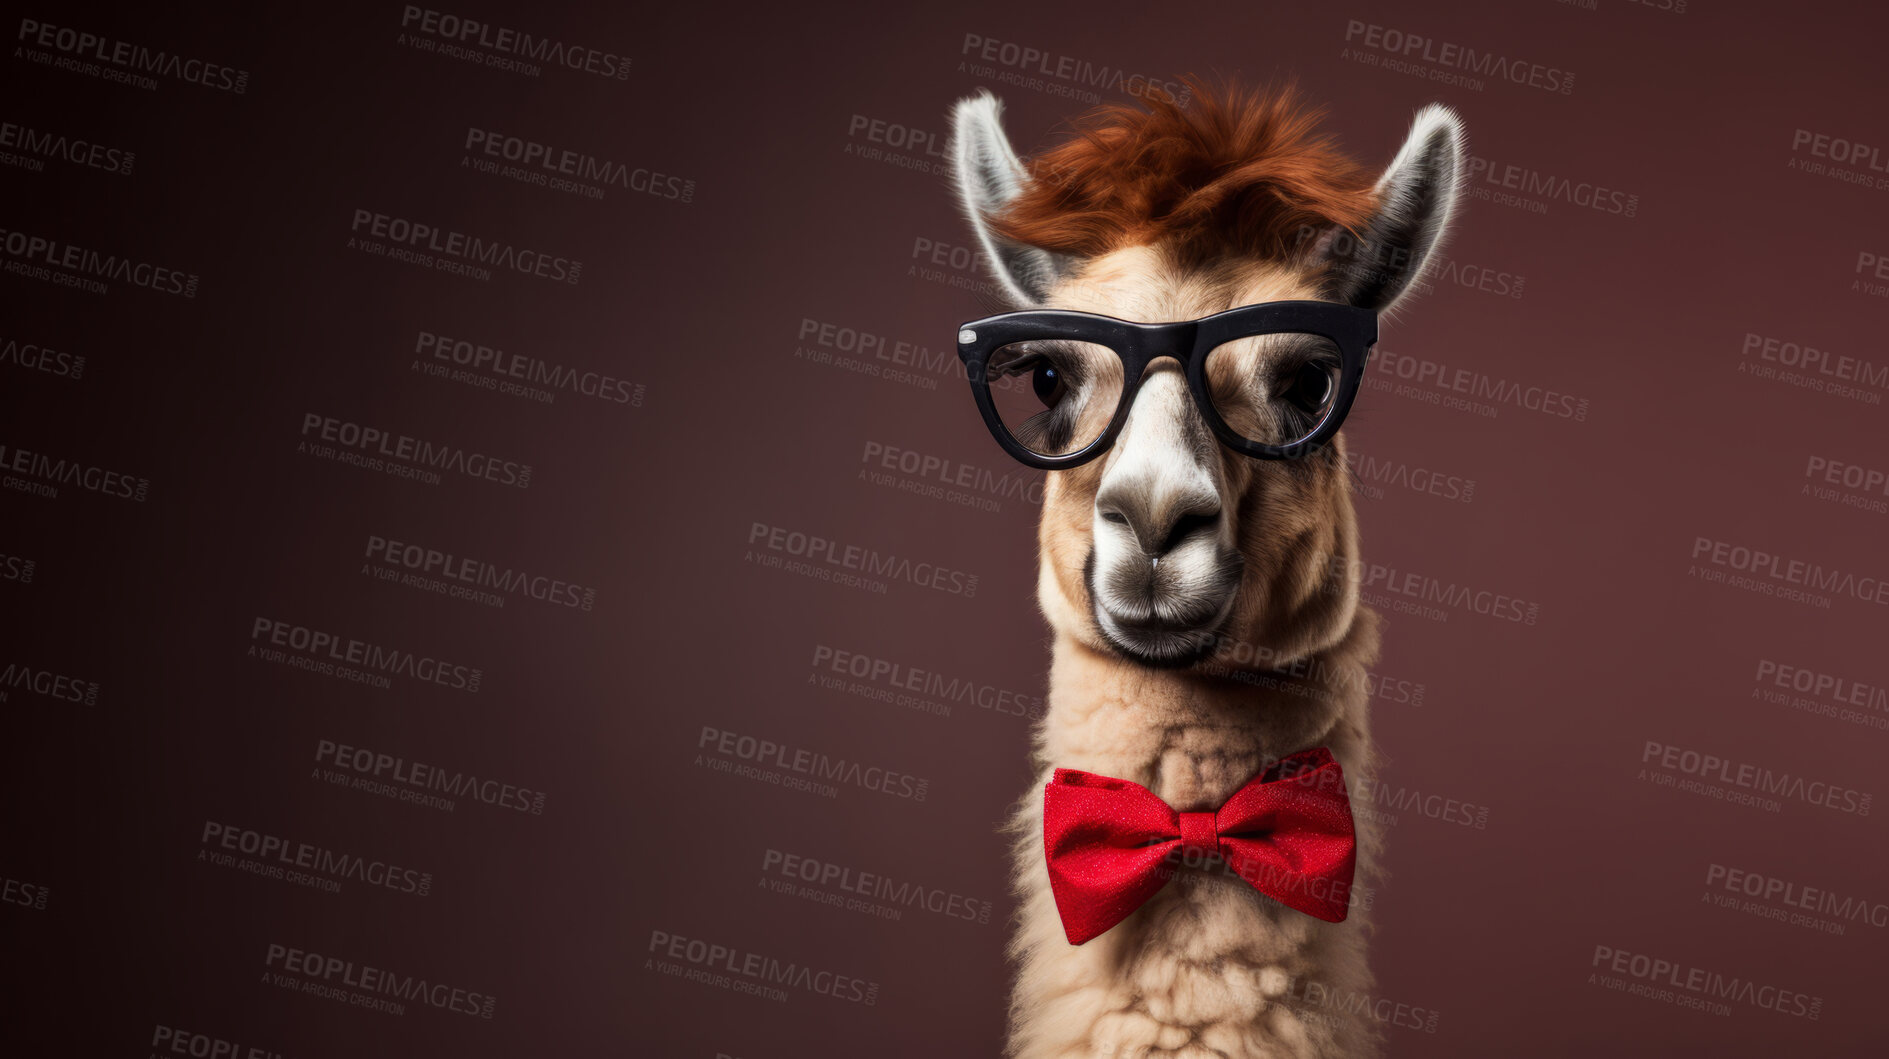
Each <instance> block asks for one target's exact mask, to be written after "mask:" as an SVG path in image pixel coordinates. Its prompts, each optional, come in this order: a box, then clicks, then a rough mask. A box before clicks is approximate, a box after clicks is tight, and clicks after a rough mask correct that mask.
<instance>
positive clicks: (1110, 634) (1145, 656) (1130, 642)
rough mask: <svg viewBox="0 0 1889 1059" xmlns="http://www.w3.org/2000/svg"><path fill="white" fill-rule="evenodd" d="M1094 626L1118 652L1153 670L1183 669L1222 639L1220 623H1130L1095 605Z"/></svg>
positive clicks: (1209, 651) (1207, 652)
mask: <svg viewBox="0 0 1889 1059" xmlns="http://www.w3.org/2000/svg"><path fill="white" fill-rule="evenodd" d="M1095 627H1096V629H1097V630H1098V631H1099V632H1100V633H1101V634H1102V639H1103V641H1104V642H1106V643H1107V644H1108V645H1109V647H1110V648H1112V649H1114V651H1115V652H1116V653H1117V654H1120V655H1122V656H1123V657H1125V658H1127V659H1129V660H1130V661H1132V662H1135V663H1137V664H1140V665H1144V666H1147V667H1148V668H1150V669H1184V668H1186V667H1187V666H1191V665H1193V664H1194V663H1196V662H1198V661H1200V660H1201V659H1203V658H1206V657H1207V656H1208V655H1210V654H1212V653H1213V649H1214V646H1215V645H1216V644H1218V643H1219V642H1220V634H1219V623H1218V622H1216V623H1214V624H1213V625H1208V626H1200V627H1195V628H1189V629H1183V628H1176V627H1173V626H1167V625H1150V624H1142V625H1128V624H1125V623H1122V622H1119V621H1117V620H1115V619H1114V618H1112V617H1110V616H1109V614H1108V612H1107V611H1105V610H1103V609H1101V608H1100V607H1098V608H1096V612H1095Z"/></svg>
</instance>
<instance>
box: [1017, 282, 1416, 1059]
mask: <svg viewBox="0 0 1889 1059" xmlns="http://www.w3.org/2000/svg"><path fill="white" fill-rule="evenodd" d="M1176 262H1177V258H1176V257H1175V256H1173V255H1169V254H1167V253H1164V252H1163V251H1162V250H1161V249H1160V248H1158V247H1147V246H1143V247H1134V248H1129V249H1125V250H1117V251H1114V252H1111V253H1108V254H1106V255H1104V256H1102V257H1100V258H1097V259H1094V260H1092V261H1090V262H1088V263H1087V265H1086V266H1085V267H1083V268H1082V269H1081V270H1080V272H1078V273H1077V274H1075V275H1074V276H1071V277H1068V278H1066V279H1064V280H1063V281H1062V282H1061V283H1060V284H1059V285H1058V287H1057V288H1056V289H1055V290H1054V291H1052V293H1051V294H1050V296H1049V298H1048V299H1047V304H1048V305H1049V306H1052V307H1056V308H1067V309H1080V310H1085V311H1089V312H1098V313H1104V314H1107V315H1111V316H1117V317H1123V318H1127V319H1135V320H1181V319H1192V318H1197V317H1200V316H1205V315H1208V314H1210V313H1213V312H1217V311H1220V310H1223V309H1227V308H1232V307H1234V306H1237V305H1244V304H1251V303H1254V302H1262V301H1271V300H1280V299H1287V298H1312V297H1317V296H1318V295H1317V294H1316V286H1315V283H1316V277H1315V276H1313V275H1311V274H1310V273H1302V272H1297V271H1294V270H1293V269H1292V268H1290V267H1288V266H1286V265H1283V264H1278V263H1270V264H1262V263H1257V262H1253V261H1247V262H1243V263H1238V264H1233V265H1225V266H1221V267H1219V268H1217V269H1215V270H1213V271H1200V270H1197V269H1192V268H1185V267H1182V266H1181V265H1179V264H1177V263H1176ZM1150 370H1151V371H1178V370H1179V367H1178V364H1176V363H1175V362H1174V361H1171V360H1169V361H1161V362H1158V363H1157V364H1156V365H1155V366H1154V367H1152V368H1151V369H1150ZM1342 452H1343V450H1342V441H1340V442H1337V443H1336V444H1334V445H1333V446H1330V447H1329V448H1328V450H1327V451H1326V452H1325V453H1323V454H1320V455H1319V456H1317V457H1314V458H1311V459H1308V460H1304V461H1298V465H1297V466H1286V465H1284V464H1283V463H1278V462H1271V461H1257V460H1251V459H1248V458H1246V457H1244V456H1240V455H1236V454H1234V453H1231V452H1229V451H1227V450H1225V449H1224V448H1222V449H1220V457H1219V459H1220V464H1219V466H1218V475H1219V478H1220V481H1221V490H1222V494H1221V495H1222V501H1223V503H1224V505H1225V506H1226V507H1227V508H1228V510H1229V511H1230V512H1232V516H1231V517H1232V519H1233V529H1234V532H1235V534H1236V537H1235V539H1236V540H1237V541H1238V543H1239V547H1240V550H1241V551H1242V553H1243V554H1244V555H1245V557H1246V566H1245V569H1244V573H1243V579H1242V582H1241V584H1240V587H1239V590H1238V595H1237V596H1236V598H1235V602H1234V609H1233V613H1232V617H1231V619H1230V622H1229V624H1228V625H1227V626H1226V627H1225V629H1224V633H1223V640H1222V643H1223V644H1225V645H1226V648H1225V649H1224V650H1222V651H1221V652H1219V653H1218V654H1217V655H1216V656H1215V657H1213V658H1210V659H1208V660H1206V661H1204V662H1201V663H1197V664H1196V665H1194V666H1192V667H1190V668H1187V669H1177V670H1166V669H1151V668H1147V667H1144V666H1141V665H1138V664H1136V663H1134V662H1131V661H1128V660H1125V659H1123V658H1122V657H1121V656H1120V655H1117V654H1115V653H1113V652H1111V651H1110V650H1109V649H1108V648H1107V646H1106V645H1105V643H1104V641H1103V640H1102V639H1101V637H1100V636H1099V634H1098V631H1097V629H1096V626H1095V621H1094V619H1093V617H1092V615H1091V610H1090V601H1089V598H1088V591H1087V589H1086V588H1085V586H1084V581H1083V563H1084V560H1085V557H1086V556H1087V555H1088V554H1089V552H1090V549H1091V539H1090V538H1091V535H1092V533H1093V525H1094V517H1095V516H1094V503H1095V498H1096V491H1097V485H1098V482H1100V480H1101V478H1102V476H1103V474H1104V473H1105V471H1106V468H1107V466H1108V464H1109V462H1110V460H1111V459H1113V458H1114V457H1115V456H1116V455H1117V453H1114V452H1111V453H1110V454H1109V455H1108V456H1105V457H1104V458H1102V459H1098V460H1096V461H1094V462H1092V463H1090V464H1087V465H1085V466H1083V467H1080V468H1077V469H1074V470H1071V471H1066V472H1059V473H1055V474H1051V475H1050V476H1049V483H1048V486H1047V488H1046V490H1045V497H1044V503H1043V516H1042V522H1041V525H1040V529H1039V535H1038V543H1039V548H1040V556H1039V558H1040V576H1039V580H1038V602H1039V605H1040V606H1041V608H1042V611H1043V614H1044V616H1045V617H1046V618H1047V619H1048V622H1049V624H1050V626H1051V628H1052V630H1053V631H1054V636H1055V640H1054V647H1053V661H1052V666H1051V670H1050V689H1049V710H1048V713H1047V715H1046V716H1045V717H1044V719H1043V720H1042V722H1041V723H1040V724H1039V725H1038V727H1037V730H1036V733H1035V763H1036V765H1037V767H1038V770H1039V775H1038V778H1037V782H1036V784H1035V785H1034V786H1033V787H1032V788H1031V790H1030V792H1029V794H1028V795H1027V796H1026V797H1025V798H1024V799H1023V801H1022V802H1021V803H1020V804H1019V805H1018V806H1017V810H1016V814H1015V816H1014V819H1013V821H1012V830H1013V832H1014V833H1015V835H1016V843H1015V848H1014V856H1015V872H1016V874H1015V881H1016V886H1017V889H1018V893H1019V895H1020V897H1021V909H1020V912H1019V923H1018V930H1017V933H1016V935H1015V938H1014V939H1013V941H1012V946H1011V948H1012V955H1013V957H1014V958H1016V959H1017V960H1018V961H1019V964H1020V969H1019V973H1018V978H1017V983H1016V990H1015V993H1014V996H1013V999H1012V1003H1011V1016H1012V1020H1011V1040H1010V1050H1011V1053H1012V1054H1013V1055H1014V1056H1016V1057H1018V1059H1043V1057H1076V1056H1082V1057H1097V1059H1099V1057H1108V1059H1128V1057H1140V1056H1227V1057H1245V1056H1317V1057H1324V1056H1341V1055H1342V1056H1361V1055H1371V1054H1374V1053H1375V1050H1376V1045H1377V1040H1378V1034H1377V1030H1376V1027H1375V1025H1374V1024H1373V1023H1372V1022H1371V1021H1370V1020H1369V1018H1367V1017H1365V1016H1363V1015H1361V1014H1351V1015H1346V1014H1344V1013H1343V1012H1344V1008H1343V1007H1341V1006H1340V1005H1331V1006H1329V1007H1321V1006H1319V1005H1316V1004H1314V1005H1311V1006H1310V1007H1309V1008H1308V1007H1307V1006H1306V1005H1305V1004H1304V1002H1303V1000H1302V998H1303V997H1304V996H1305V992H1306V990H1305V984H1306V983H1307V982H1312V983H1315V990H1314V995H1318V992H1319V991H1322V992H1323V994H1324V995H1329V996H1334V997H1338V998H1345V997H1354V998H1355V997H1361V996H1363V995H1364V994H1366V993H1368V992H1369V991H1370V989H1371V984H1372V979H1371V973H1370V970H1369V968H1368V967H1367V965H1366V960H1365V935H1366V933H1367V930H1368V922H1367V920H1368V914H1367V913H1366V912H1365V911H1364V910H1363V909H1361V908H1359V907H1357V906H1356V905H1355V904H1354V906H1353V908H1352V910H1351V913H1350V916H1349V918H1348V919H1347V920H1346V921H1345V922H1343V923H1337V924H1332V923H1325V922H1322V921H1320V920H1317V919H1314V918H1312V917H1310V916H1307V915H1304V914H1302V913H1299V912H1296V911H1293V910H1291V909H1288V908H1286V907H1284V906H1283V905H1280V904H1278V903H1277V902H1275V901H1272V900H1271V899H1269V898H1266V897H1263V896H1261V895H1260V894H1259V893H1258V892H1257V891H1256V890H1254V889H1253V888H1252V887H1251V886H1249V885H1248V884H1246V883H1245V882H1243V881H1241V880H1239V879H1237V878H1234V877H1232V876H1230V875H1227V874H1225V873H1224V872H1215V871H1212V870H1201V869H1183V871H1182V872H1181V874H1180V875H1178V876H1177V877H1176V878H1175V879H1173V880H1172V881H1171V882H1169V883H1168V885H1167V886H1166V887H1164V888H1163V889H1162V890H1161V892H1159V893H1158V894H1156V895H1155V896H1154V897H1153V898H1152V899H1151V900H1149V902H1148V903H1147V904H1146V905H1144V906H1143V907H1142V908H1141V909H1139V910H1138V911H1136V912H1135V913H1133V914H1132V915H1130V916H1129V917H1128V918H1127V919H1126V920H1125V921H1123V922H1122V923H1121V924H1119V925H1118V926H1116V927H1115V928H1114V929H1112V930H1110V931H1109V932H1108V933H1106V934H1104V935H1102V936H1101V937H1099V938H1096V939H1094V940H1092V941H1090V942H1089V943H1088V944H1086V945H1082V946H1072V945H1070V944H1069V943H1068V941H1067V940H1066V939H1065V938H1064V935H1063V929H1062V925H1061V921H1060V919H1059V918H1058V916H1057V912H1056V907H1055V903H1054V899H1053V898H1052V896H1051V893H1050V889H1049V878H1048V873H1047V869H1046V867H1045V865H1044V860H1043V837H1042V786H1043V784H1044V783H1047V782H1048V780H1049V776H1050V773H1051V771H1052V770H1053V769H1055V768H1075V769H1084V770H1088V771H1091V772H1096V773H1100V774H1102V775H1107V776H1115V777H1120V778H1123V779H1128V780H1133V781H1134V782H1136V783H1140V784H1143V785H1145V786H1147V787H1148V788H1149V789H1151V790H1152V791H1154V793H1156V794H1157V795H1159V796H1160V797H1161V798H1162V799H1164V800H1165V801H1167V802H1168V804H1170V805H1172V806H1173V807H1175V808H1176V809H1177V810H1181V811H1189V810H1206V809H1212V808H1215V807H1217V806H1219V805H1220V804H1221V803H1222V802H1223V801H1225V799H1226V798H1227V797H1228V796H1229V795H1230V794H1231V793H1232V792H1233V791H1234V790H1236V789H1237V788H1238V787H1240V786H1241V785H1242V784H1244V783H1245V782H1246V781H1247V780H1248V779H1250V778H1251V777H1252V776H1253V775H1255V774H1256V773H1257V772H1259V771H1260V770H1261V768H1262V767H1263V766H1264V765H1266V764H1268V763H1270V762H1271V761H1274V760H1276V759H1278V758H1280V757H1283V756H1284V755H1287V754H1290V753H1294V752H1296V751H1299V750H1303V749H1307V748H1309V747H1316V746H1325V747H1329V748H1330V749H1331V751H1332V753H1333V754H1334V755H1335V756H1336V757H1337V759H1338V761H1339V763H1340V764H1341V765H1342V766H1343V767H1344V770H1345V774H1346V777H1347V779H1348V780H1349V781H1350V783H1351V785H1352V787H1353V789H1357V787H1358V784H1359V782H1360V781H1361V780H1364V779H1365V778H1366V777H1367V776H1368V775H1369V773H1370V772H1371V769H1372V750H1371V739H1370V730H1369V725H1368V720H1367V716H1366V704H1367V694H1366V688H1365V683H1364V673H1365V667H1367V666H1368V665H1369V664H1371V663H1372V662H1373V661H1374V660H1375V657H1376V653H1377V622H1376V618H1375V615H1373V614H1372V613H1371V612H1369V611H1367V610H1364V609H1361V608H1360V607H1359V606H1358V603H1357V590H1356V586H1355V585H1354V584H1353V582H1352V580H1351V578H1349V577H1346V576H1343V574H1342V571H1344V570H1349V569H1352V564H1353V563H1354V562H1355V560H1356V559H1357V548H1358V545H1357V538H1358V533H1357V525H1356V519H1355V517H1354V514H1353V511H1352V507H1351V500H1350V493H1349V490H1348V488H1347V483H1346V479H1345V474H1344V462H1343V458H1342ZM1334 561H1336V562H1337V563H1338V565H1337V566H1336V567H1335V566H1334ZM1334 569H1337V570H1338V571H1340V573H1339V574H1338V575H1337V576H1334V575H1333V571H1334ZM1256 655H1257V657H1255V656H1256ZM1293 663H1304V664H1302V665H1299V666H1295V667H1294V672H1300V673H1304V674H1306V675H1304V676H1296V677H1295V676H1287V675H1283V674H1280V673H1277V672H1271V671H1272V670H1274V669H1276V668H1277V667H1283V666H1288V665H1292V664H1293ZM1236 678H1241V679H1236ZM1357 824H1358V832H1359V870H1358V879H1357V885H1358V887H1360V888H1363V887H1369V886H1372V885H1373V883H1374V881H1375V875H1376V864H1377V862H1378V852H1379V848H1380V841H1379V835H1378V833H1377V829H1376V827H1375V826H1374V824H1373V823H1372V821H1371V819H1370V818H1369V816H1368V815H1362V814H1361V815H1359V816H1358V817H1357ZM1295 983H1296V984H1295Z"/></svg>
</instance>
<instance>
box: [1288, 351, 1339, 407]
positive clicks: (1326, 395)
mask: <svg viewBox="0 0 1889 1059" xmlns="http://www.w3.org/2000/svg"><path fill="white" fill-rule="evenodd" d="M1331 374H1332V373H1331V366H1330V365H1328V364H1324V363H1321V362H1319V361H1308V362H1306V363H1304V364H1301V365H1299V366H1298V368H1297V369H1296V370H1294V371H1293V373H1292V375H1291V377H1290V378H1289V379H1288V380H1287V382H1286V385H1285V388H1284V389H1282V390H1280V391H1279V397H1280V398H1281V399H1282V400H1285V401H1290V402H1291V403H1292V404H1293V405H1294V406H1295V407H1297V408H1298V409H1299V410H1300V411H1302V412H1305V413H1307V414H1311V415H1316V414H1318V412H1319V411H1320V410H1321V409H1323V408H1324V407H1325V402H1326V401H1327V400H1329V399H1330V398H1331V392H1332V378H1331Z"/></svg>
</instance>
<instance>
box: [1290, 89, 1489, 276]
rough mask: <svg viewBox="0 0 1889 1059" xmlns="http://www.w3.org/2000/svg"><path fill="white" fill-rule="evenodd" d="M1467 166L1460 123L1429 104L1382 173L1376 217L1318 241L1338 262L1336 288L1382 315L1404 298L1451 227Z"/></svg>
mask: <svg viewBox="0 0 1889 1059" xmlns="http://www.w3.org/2000/svg"><path fill="white" fill-rule="evenodd" d="M1462 172H1463V123H1462V121H1461V120H1459V119H1458V118H1457V117H1456V115H1455V113H1454V112H1452V111H1451V110H1450V109H1449V108H1448V107H1445V106H1442V105H1440V104H1437V103H1432V104H1430V105H1429V106H1427V107H1424V108H1423V109H1422V110H1420V111H1418V112H1417V117H1416V120H1415V121H1413V122H1411V125H1410V135H1409V137H1408V138H1406V139H1405V140H1404V146H1403V149H1402V150H1400V151H1398V152H1397V157H1396V158H1395V159H1393V160H1392V161H1391V164H1390V167H1389V168H1388V169H1386V170H1384V175H1383V176H1382V177H1379V178H1378V181H1377V200H1378V209H1377V215H1376V216H1374V217H1372V218H1371V220H1370V223H1368V224H1367V225H1365V227H1364V230H1363V231H1361V232H1359V233H1358V237H1353V236H1351V235H1350V234H1349V233H1347V232H1344V231H1339V230H1333V231H1330V232H1327V233H1326V234H1325V238H1324V239H1323V240H1322V241H1321V244H1320V252H1321V253H1322V254H1324V255H1325V256H1326V257H1328V258H1329V259H1330V261H1331V264H1332V266H1333V267H1332V275H1333V282H1334V288H1335V289H1334V290H1333V291H1332V294H1333V295H1334V296H1335V297H1336V298H1337V299H1338V300H1339V301H1344V302H1348V303H1350V304H1352V305H1356V306H1359V307H1361V308H1365V309H1373V310H1376V311H1377V312H1380V313H1384V312H1389V311H1390V310H1391V309H1393V308H1394V307H1395V306H1396V305H1397V304H1398V303H1399V302H1400V301H1402V300H1403V298H1404V296H1405V294H1406V292H1408V291H1409V289H1410V285H1411V283H1412V282H1413V281H1414V280H1416V278H1417V277H1418V276H1420V275H1422V274H1423V267H1424V263H1425V262H1426V261H1428V260H1429V257H1430V252H1431V251H1433V250H1435V249H1436V247H1437V244H1438V243H1440V242H1441V241H1442V239H1443V235H1444V232H1445V231H1447V230H1448V228H1449V223H1450V214H1451V213H1452V212H1453V211H1454V209H1455V207H1456V199H1457V197H1458V195H1459V194H1460V193H1461V190H1462V188H1461V185H1462Z"/></svg>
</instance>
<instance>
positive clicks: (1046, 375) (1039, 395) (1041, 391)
mask: <svg viewBox="0 0 1889 1059" xmlns="http://www.w3.org/2000/svg"><path fill="white" fill-rule="evenodd" d="M1030 388H1031V389H1033V390H1035V391H1036V399H1037V400H1039V401H1041V402H1043V407H1045V408H1054V407H1056V403H1057V402H1058V401H1061V400H1062V399H1063V395H1064V394H1066V393H1068V392H1069V388H1068V387H1067V386H1064V385H1063V373H1062V372H1060V371H1057V370H1056V365H1054V364H1051V363H1050V362H1049V361H1047V360H1039V361H1037V362H1036V370H1035V371H1032V372H1031V373H1030Z"/></svg>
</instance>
